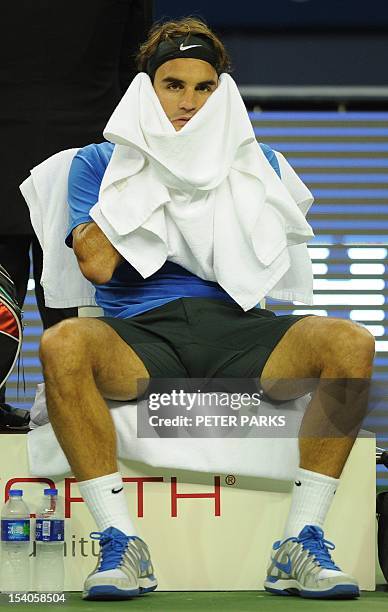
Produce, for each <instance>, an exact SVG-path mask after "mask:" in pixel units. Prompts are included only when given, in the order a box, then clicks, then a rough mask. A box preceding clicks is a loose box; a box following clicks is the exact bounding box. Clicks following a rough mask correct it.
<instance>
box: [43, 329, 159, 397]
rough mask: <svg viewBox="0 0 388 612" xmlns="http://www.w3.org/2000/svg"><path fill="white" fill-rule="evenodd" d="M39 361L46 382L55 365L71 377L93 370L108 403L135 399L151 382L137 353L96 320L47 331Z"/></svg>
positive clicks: (95, 379)
mask: <svg viewBox="0 0 388 612" xmlns="http://www.w3.org/2000/svg"><path fill="white" fill-rule="evenodd" d="M40 358H41V360H42V364H43V367H44V370H45V378H46V373H47V376H49V372H50V364H51V366H53V364H54V363H56V364H57V368H62V369H63V372H64V373H65V372H67V373H68V374H69V375H71V373H74V372H75V371H80V372H82V371H84V372H86V371H87V370H90V369H91V371H92V374H93V377H94V381H95V384H96V386H97V388H98V389H99V391H100V393H101V395H102V396H103V397H105V398H106V399H113V400H118V401H125V400H130V399H135V398H136V397H138V396H139V395H141V393H142V392H144V391H145V389H146V387H147V386H148V380H149V378H150V376H149V373H148V371H147V369H146V367H145V365H144V364H143V362H142V361H141V359H140V358H139V357H138V355H137V354H136V353H135V351H134V350H133V349H132V348H131V347H130V346H129V345H128V344H127V343H126V342H125V341H124V340H122V338H120V336H119V335H118V334H117V333H116V332H115V331H114V330H113V329H112V328H111V327H110V326H109V325H107V324H106V323H104V322H103V321H101V320H99V319H95V318H93V317H80V318H73V319H66V320H64V321H61V322H60V323H58V324H57V325H54V326H53V327H50V328H49V329H47V330H46V331H45V332H44V334H43V336H42V339H41V345H40ZM140 381H142V382H140ZM139 385H140V386H139Z"/></svg>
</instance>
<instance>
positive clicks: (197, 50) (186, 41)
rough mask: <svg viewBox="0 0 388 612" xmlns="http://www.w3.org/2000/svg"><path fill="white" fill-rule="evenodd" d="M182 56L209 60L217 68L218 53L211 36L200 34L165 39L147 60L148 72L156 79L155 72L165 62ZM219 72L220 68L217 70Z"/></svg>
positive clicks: (152, 78)
mask: <svg viewBox="0 0 388 612" xmlns="http://www.w3.org/2000/svg"><path fill="white" fill-rule="evenodd" d="M180 57H192V58H193V59H200V60H203V61H204V62H208V63H209V64H211V65H212V66H213V68H215V70H217V66H218V54H217V51H216V50H215V48H214V45H213V43H212V41H211V40H210V38H207V36H200V35H196V36H194V35H190V34H189V35H188V36H178V37H176V38H170V39H168V40H163V41H162V42H161V43H159V45H158V47H157V49H156V51H155V53H154V54H153V55H152V56H151V57H150V59H149V60H148V62H147V73H148V75H149V77H150V79H151V81H153V80H154V76H155V72H156V71H157V69H158V68H159V66H161V65H162V64H164V63H165V62H168V61H169V60H172V59H177V58H180ZM217 73H218V70H217Z"/></svg>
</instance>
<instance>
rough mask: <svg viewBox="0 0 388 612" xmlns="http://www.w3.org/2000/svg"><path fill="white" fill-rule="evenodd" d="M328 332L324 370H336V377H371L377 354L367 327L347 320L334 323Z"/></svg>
mask: <svg viewBox="0 0 388 612" xmlns="http://www.w3.org/2000/svg"><path fill="white" fill-rule="evenodd" d="M328 331H329V333H328V335H327V338H326V342H325V348H326V350H325V351H324V354H323V370H326V371H327V370H329V371H333V370H335V371H336V377H337V376H344V377H350V378H358V377H359V378H363V377H369V376H370V375H371V371H372V365H373V358H374V354H375V339H374V336H373V335H372V334H371V333H370V332H369V331H368V330H367V329H365V327H362V326H361V325H358V324H357V323H353V322H352V321H347V320H345V319H336V320H335V321H332V324H331V327H330V330H328Z"/></svg>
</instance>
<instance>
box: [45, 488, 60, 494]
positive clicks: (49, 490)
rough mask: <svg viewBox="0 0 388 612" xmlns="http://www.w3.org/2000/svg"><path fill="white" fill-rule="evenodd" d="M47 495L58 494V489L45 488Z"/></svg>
mask: <svg viewBox="0 0 388 612" xmlns="http://www.w3.org/2000/svg"><path fill="white" fill-rule="evenodd" d="M44 494H45V495H58V489H45V490H44Z"/></svg>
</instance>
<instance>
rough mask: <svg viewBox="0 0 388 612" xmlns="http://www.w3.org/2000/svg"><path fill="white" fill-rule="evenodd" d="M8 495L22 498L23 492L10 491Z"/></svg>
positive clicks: (18, 490) (17, 490)
mask: <svg viewBox="0 0 388 612" xmlns="http://www.w3.org/2000/svg"><path fill="white" fill-rule="evenodd" d="M9 495H10V497H22V495H23V491H22V490H21V489H11V490H10V492H9Z"/></svg>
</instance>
